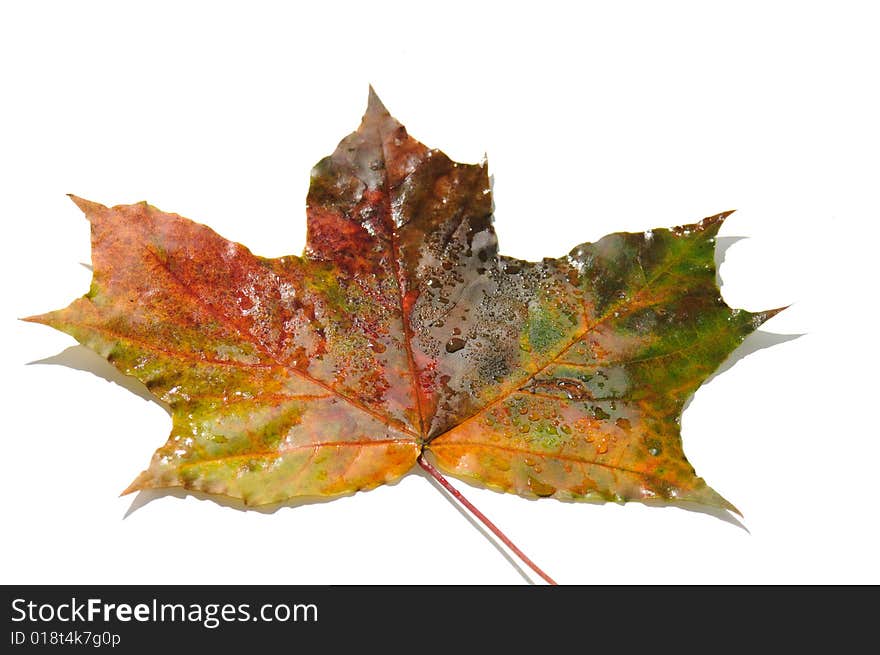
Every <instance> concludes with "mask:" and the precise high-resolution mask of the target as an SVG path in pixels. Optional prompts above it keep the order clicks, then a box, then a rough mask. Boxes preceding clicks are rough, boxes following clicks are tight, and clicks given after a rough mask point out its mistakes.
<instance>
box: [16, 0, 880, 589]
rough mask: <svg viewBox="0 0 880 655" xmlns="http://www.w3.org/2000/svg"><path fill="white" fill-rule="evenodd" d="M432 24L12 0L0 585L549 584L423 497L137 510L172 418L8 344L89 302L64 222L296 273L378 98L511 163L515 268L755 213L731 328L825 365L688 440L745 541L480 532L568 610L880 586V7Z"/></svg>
mask: <svg viewBox="0 0 880 655" xmlns="http://www.w3.org/2000/svg"><path fill="white" fill-rule="evenodd" d="M600 4H601V5H602V6H599V5H600ZM710 4H711V6H710ZM422 6H423V8H419V3H390V2H384V3H383V2H361V3H351V4H344V3H329V2H328V3H324V2H311V3H268V2H247V3H244V2H241V3H237V4H224V3H218V2H210V3H208V2H206V3H203V4H202V3H177V2H174V3H163V2H155V1H154V2H149V3H142V4H141V5H139V6H138V5H135V4H133V3H112V2H108V3H97V2H76V3H69V2H57V3H52V2H7V3H3V5H2V9H0V62H2V63H0V66H2V69H0V76H2V77H0V83H2V86H0V94H2V95H0V97H2V101H0V135H2V142H0V185H2V194H0V198H2V210H0V212H2V224H3V229H4V231H5V234H6V237H5V240H4V244H3V246H4V248H3V256H2V265H3V280H2V283H3V289H4V298H3V302H2V312H3V316H2V320H0V329H2V339H3V341H2V343H3V347H2V360H3V373H4V376H3V381H4V385H5V386H4V391H3V394H2V397H3V410H4V421H5V426H4V429H3V430H2V435H0V439H2V450H0V453H2V455H0V457H2V460H0V461H2V475H0V498H2V501H0V502H2V509H3V519H2V520H3V529H2V532H3V538H2V542H0V549H2V556H0V582H2V583H53V582H54V583H121V584H128V583H413V584H418V583H477V584H483V583H503V584H507V583H510V584H519V583H522V582H523V581H524V578H523V574H521V573H520V572H519V571H518V570H517V569H516V568H515V567H514V566H513V565H512V564H511V563H510V562H509V561H508V560H507V559H506V558H505V557H504V556H503V555H502V553H501V552H499V550H498V548H497V547H496V546H494V545H493V544H492V542H491V541H490V540H489V539H487V537H486V536H485V535H484V534H483V533H482V532H481V531H480V530H478V529H477V528H476V527H474V526H473V525H472V524H471V523H469V521H468V520H467V519H466V518H464V517H463V516H462V515H461V514H460V513H459V512H458V511H456V509H455V507H454V506H453V505H452V504H451V503H450V502H449V501H448V500H446V499H445V498H444V496H443V495H442V494H441V493H440V492H439V491H438V489H437V488H435V487H434V486H433V485H432V483H431V482H429V480H428V479H427V478H426V477H424V476H423V475H422V474H419V473H414V474H412V475H409V476H407V477H406V478H404V479H403V480H402V481H401V482H399V483H398V484H396V485H393V486H388V487H382V488H379V489H377V490H375V491H371V492H369V493H360V494H356V495H354V496H350V497H346V498H342V499H339V500H334V501H332V502H325V503H317V504H310V505H302V506H298V507H284V508H281V509H279V510H277V511H275V512H273V513H263V512H258V511H241V510H238V509H234V508H231V507H228V506H224V505H220V504H217V503H216V502H214V501H211V500H205V499H197V498H195V497H192V496H183V495H176V496H175V495H164V496H163V495H161V494H154V495H152V496H141V497H140V498H138V499H135V498H133V497H131V496H129V497H123V498H120V497H117V495H118V493H119V491H121V490H122V489H123V488H125V487H126V486H127V485H128V483H129V482H130V481H131V480H132V479H133V477H134V476H135V475H136V474H137V473H138V472H140V471H141V470H142V469H143V468H144V467H145V466H146V465H147V463H148V461H149V458H150V455H151V454H152V452H153V450H154V449H155V448H156V447H158V446H159V445H161V444H162V443H163V442H164V440H165V438H166V436H167V434H168V431H169V427H170V419H169V418H168V416H167V414H166V413H165V411H164V410H163V409H162V408H161V407H160V406H159V405H157V404H155V403H153V402H149V401H146V400H144V399H143V398H141V397H139V396H138V395H135V394H133V393H131V392H130V391H128V390H126V389H125V388H123V387H121V386H119V385H118V384H115V383H111V382H108V381H107V380H105V379H103V378H101V377H99V376H96V375H94V374H92V373H89V372H85V371H82V370H77V369H75V368H70V367H66V366H59V365H27V363H28V362H34V361H36V360H41V359H45V358H49V357H52V356H53V355H56V354H57V353H59V352H61V351H64V350H65V349H67V348H69V347H70V346H72V345H74V343H75V342H74V341H73V340H72V339H71V338H70V337H68V336H66V335H64V334H62V333H59V332H55V331H53V330H51V329H49V328H46V327H43V326H38V325H33V324H26V323H23V322H20V321H17V320H16V318H18V317H21V316H27V315H30V314H35V313H41V312H44V311H47V310H50V309H56V308H60V307H62V306H65V305H67V304H68V303H69V302H70V301H71V300H72V299H74V298H75V297H77V296H80V295H82V294H83V293H84V292H85V291H86V290H87V289H88V285H89V279H90V273H89V272H88V271H87V270H86V269H85V268H84V267H82V266H81V265H80V262H84V263H88V262H89V259H90V256H89V241H88V238H89V237H88V224H87V223H86V221H85V220H84V219H83V218H82V215H81V214H80V212H79V210H77V208H76V207H75V206H74V205H73V204H72V203H70V201H69V200H68V199H67V198H66V197H65V194H66V193H76V194H77V195H81V196H84V197H86V198H89V199H93V200H96V201H99V202H102V203H105V204H108V205H110V204H119V203H131V202H136V201H140V200H149V202H151V203H152V204H154V205H156V206H158V207H160V208H162V209H165V210H167V211H174V212H178V213H180V214H183V215H184V216H188V217H190V218H193V219H195V220H198V221H199V222H203V223H206V224H208V225H210V226H211V227H213V228H214V229H215V230H217V231H218V232H220V233H221V234H222V235H224V236H226V237H228V238H231V239H234V240H236V241H240V242H242V243H244V244H246V245H248V246H249V247H250V248H251V249H252V250H253V251H255V252H256V253H258V254H261V255H265V256H280V255H283V254H298V253H300V252H301V250H302V247H303V242H304V235H305V213H304V204H305V194H306V189H307V186H308V179H309V170H310V168H311V166H312V165H313V164H314V163H315V162H316V161H317V160H318V159H320V158H321V157H323V156H324V155H325V154H328V153H329V152H331V151H332V150H333V148H334V147H335V146H336V143H337V142H338V141H339V139H341V138H342V137H343V136H344V135H345V134H347V133H348V132H350V131H351V130H353V129H354V128H355V127H356V126H357V124H358V122H359V120H360V117H361V114H362V113H363V110H364V107H365V103H366V96H367V85H368V83H372V84H373V85H374V86H375V88H376V89H377V91H378V93H379V94H380V96H381V97H382V99H383V100H384V102H385V104H386V105H387V106H388V108H389V109H390V110H391V112H392V113H393V114H394V115H395V116H396V117H397V118H399V119H400V120H401V121H402V122H403V123H404V124H405V125H406V126H407V127H408V129H409V131H410V133H411V134H413V135H414V136H415V137H416V138H418V139H420V140H421V141H423V142H425V143H427V144H428V145H430V146H434V147H438V148H441V149H443V150H444V151H445V152H446V153H447V154H449V155H450V156H451V157H453V158H454V159H457V160H459V161H466V162H474V161H477V160H479V158H480V157H481V156H482V155H483V153H484V152H485V153H487V154H488V157H489V165H490V170H491V173H492V174H493V175H494V179H495V187H494V188H495V203H496V228H497V230H498V233H499V236H500V239H501V246H502V251H503V252H504V253H506V254H509V255H513V256H517V257H523V258H529V259H536V258H540V257H543V256H558V255H560V254H563V253H565V252H567V251H568V250H569V249H570V248H571V247H572V246H574V245H576V244H577V243H580V242H582V241H591V240H595V239H597V238H599V237H601V236H602V235H603V234H606V233H608V232H613V231H620V230H644V229H647V228H652V227H662V226H670V225H677V224H681V223H685V222H691V221H695V220H699V219H700V218H702V217H703V216H706V215H710V214H714V213H717V212H720V211H723V210H727V209H732V208H736V209H738V211H737V213H736V214H734V215H733V216H732V217H731V218H730V219H729V221H728V222H727V224H725V226H724V228H723V231H722V235H725V236H745V237H749V238H748V239H747V240H743V241H739V242H737V243H736V244H734V245H732V246H731V247H730V248H729V250H728V251H727V255H726V259H725V263H724V264H723V265H722V267H721V276H722V278H723V281H724V286H723V295H724V297H725V298H726V300H727V301H728V303H729V304H731V305H733V306H738V307H744V308H746V309H751V310H759V309H765V308H769V307H777V306H780V305H785V304H789V303H791V304H792V306H791V308H790V309H788V310H787V311H785V312H783V313H782V314H781V315H779V316H778V317H776V318H774V319H773V320H772V321H770V322H769V323H768V324H766V326H765V327H764V328H763V329H762V331H763V332H775V333H781V334H802V335H804V336H801V337H799V338H797V339H793V340H788V341H785V342H784V343H781V344H779V345H775V346H773V347H771V348H766V349H762V350H758V351H757V352H754V353H752V354H750V355H748V356H747V357H745V358H743V359H741V360H740V361H739V362H738V363H736V364H735V365H734V366H733V367H732V368H731V369H730V370H728V371H727V372H725V373H723V374H722V375H720V376H718V377H716V378H714V379H713V380H712V381H711V382H710V383H709V384H707V385H706V386H705V387H703V388H701V389H700V390H699V392H698V393H697V394H696V397H695V399H694V400H693V402H692V403H691V405H690V407H689V408H688V409H687V411H686V412H685V415H684V419H683V430H684V440H685V449H686V452H687V453H688V455H689V457H690V460H691V461H692V463H693V464H694V466H695V467H696V469H697V472H698V473H699V474H700V475H701V476H703V477H704V478H705V479H706V480H707V481H708V483H709V484H710V485H712V486H713V487H714V488H715V489H716V490H718V491H719V492H720V493H721V494H722V495H724V496H725V497H726V498H728V499H730V500H731V501H732V502H733V503H734V504H735V505H737V506H738V507H739V508H740V509H741V510H742V512H743V514H744V519H743V520H742V524H743V526H745V527H739V526H737V525H735V524H734V523H731V522H726V521H723V520H719V518H717V517H716V516H713V515H710V514H705V513H699V512H691V511H684V510H682V509H677V508H650V507H645V506H643V505H640V504H637V503H632V504H628V505H626V506H617V505H588V504H567V503H561V502H557V501H553V500H543V501H528V500H525V499H522V498H518V497H516V496H512V495H502V494H498V493H494V492H490V491H486V490H480V489H474V488H471V487H468V486H467V485H465V484H464V483H458V485H459V486H460V487H461V488H463V489H464V490H465V491H466V492H467V494H468V495H469V497H470V498H471V499H472V500H473V501H474V502H475V503H476V504H477V505H478V506H479V507H480V508H481V509H482V510H483V511H484V512H485V513H486V514H488V515H489V516H490V517H491V518H492V519H494V521H495V522H496V523H497V524H498V525H500V526H502V527H503V529H504V530H505V531H506V532H507V533H508V534H509V535H510V537H511V538H513V539H514V541H516V542H517V543H518V544H519V545H520V546H521V547H522V548H523V550H524V551H526V552H527V553H528V554H529V555H530V556H531V557H532V558H533V559H535V560H536V561H537V562H539V563H540V564H541V565H543V567H544V568H545V569H546V570H547V571H548V572H549V573H550V574H551V575H553V576H554V577H556V578H557V579H558V580H559V581H560V582H564V583H587V584H589V583H860V582H864V583H875V584H876V583H880V565H878V561H880V560H878V557H877V553H878V552H880V538H878V535H880V532H878V530H880V529H878V511H877V505H876V495H877V493H876V489H877V475H878V474H877V463H878V461H880V460H878V455H880V447H878V439H880V435H878V430H877V427H876V425H877V424H876V423H875V419H874V417H873V415H872V412H873V409H874V408H875V407H876V405H877V400H876V392H877V386H878V385H877V373H876V372H877V364H878V362H877V355H876V348H877V347H876V343H875V342H876V338H877V336H876V325H877V322H876V304H877V300H876V289H877V285H876V283H877V281H878V280H877V277H878V276H877V273H876V266H875V261H876V252H877V247H876V239H877V226H876V224H877V219H878V214H880V210H878V206H880V198H878V182H880V165H878V156H880V129H878V118H880V97H878V63H880V47H878V42H880V41H878V38H877V33H878V27H880V21H878V16H877V14H876V13H875V10H873V9H872V8H871V3H864V4H863V5H862V4H856V3H846V2H828V3H821V4H819V3H808V2H797V3H781V2H777V3H767V2H756V3H749V2H735V3H729V4H726V5H725V4H719V3H703V2H695V3H670V2H664V3H596V4H586V3H571V4H565V3H559V2H550V1H548V0H543V1H542V2H540V3H529V4H517V3H504V4H502V3H490V4H484V3H479V2H475V1H473V0H471V1H469V2H452V1H449V0H444V1H443V2H433V3H424V4H423V5H422ZM770 340H772V339H769V338H768V337H762V336H760V335H759V336H755V337H753V338H752V339H750V341H749V345H751V346H755V345H759V344H761V343H765V342H766V341H770ZM73 354H74V355H77V353H76V352H75V351H74V353H73ZM77 356H78V357H80V364H81V365H83V366H85V367H87V368H88V367H90V368H93V369H94V370H103V369H102V368H101V366H100V364H101V360H98V361H97V362H96V361H94V360H95V359H97V358H95V357H93V356H91V355H90V354H89V353H88V352H87V351H86V353H85V354H83V353H79V355H77ZM133 501H134V503H135V505H134V508H135V509H134V511H131V512H129V510H130V509H131V508H132V503H133ZM147 501H149V502H147ZM127 513H128V515H127V516H126V514H127Z"/></svg>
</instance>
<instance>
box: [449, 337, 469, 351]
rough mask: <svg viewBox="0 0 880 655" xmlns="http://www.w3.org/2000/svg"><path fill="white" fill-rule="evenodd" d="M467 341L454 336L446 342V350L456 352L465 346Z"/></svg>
mask: <svg viewBox="0 0 880 655" xmlns="http://www.w3.org/2000/svg"><path fill="white" fill-rule="evenodd" d="M466 343H467V342H466V341H465V340H464V339H460V338H458V337H452V338H451V339H450V340H449V341H447V342H446V352H448V353H455V352H458V351H459V350H461V349H462V348H464V346H465V344H466Z"/></svg>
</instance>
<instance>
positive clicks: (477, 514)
mask: <svg viewBox="0 0 880 655" xmlns="http://www.w3.org/2000/svg"><path fill="white" fill-rule="evenodd" d="M418 461H419V466H421V467H422V468H423V469H425V471H427V472H428V473H429V474H430V475H431V477H432V478H434V479H435V480H437V482H439V483H440V484H441V485H442V487H443V488H444V489H446V491H448V492H449V493H450V494H452V497H453V498H455V499H456V500H457V501H458V502H459V503H461V504H462V505H464V506H465V508H467V510H468V511H469V512H470V513H471V514H473V515H474V516H475V517H476V518H478V519H479V520H480V522H482V524H483V525H485V526H486V527H487V528H489V529H490V530H491V531H492V534H494V535H495V536H496V537H498V538H499V539H500V540H501V541H502V542H504V545H505V546H507V547H508V548H510V550H512V551H513V552H514V554H515V555H516V556H517V557H519V558H520V559H521V560H522V561H523V562H524V563H525V564H526V565H527V566H528V567H529V568H531V569H532V570H533V571H534V572H535V573H537V574H538V575H539V576H541V577H542V578H543V579H544V580H545V581H546V582H547V583H548V584H552V585H555V584H556V581H555V580H553V578H551V577H550V576H549V575H547V574H546V573H544V571H542V570H541V568H540V567H539V566H538V565H537V564H535V563H534V562H533V561H532V560H530V559H529V558H528V557H527V556H526V554H525V553H524V552H522V551H521V550H520V549H519V548H518V547H517V546H516V544H514V543H513V542H512V541H511V540H510V539H509V538H508V537H507V535H506V534H504V533H503V532H501V530H499V529H498V526H496V525H495V524H494V523H492V521H490V520H489V519H488V518H487V517H486V515H485V514H483V513H482V512H481V511H480V510H478V509H477V508H476V507H475V506H474V504H473V503H472V502H471V501H469V500H468V499H467V498H465V497H464V496H463V495H462V493H461V492H460V491H459V490H458V489H456V488H455V487H453V486H452V484H450V482H449V480H447V479H446V478H444V477H443V474H442V473H440V471H438V470H437V469H436V468H434V466H433V465H432V464H431V463H430V462H429V461H428V460H426V459H425V457H424V455H419V460H418Z"/></svg>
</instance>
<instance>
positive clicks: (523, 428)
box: [519, 423, 529, 434]
mask: <svg viewBox="0 0 880 655" xmlns="http://www.w3.org/2000/svg"><path fill="white" fill-rule="evenodd" d="M519 431H520V432H522V433H523V434H525V433H526V432H528V431H529V424H528V423H523V424H522V425H520V426H519Z"/></svg>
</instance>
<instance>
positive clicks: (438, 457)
mask: <svg viewBox="0 0 880 655" xmlns="http://www.w3.org/2000/svg"><path fill="white" fill-rule="evenodd" d="M72 198H73V200H74V202H75V203H76V204H77V205H78V206H79V207H80V208H81V209H82V211H83V212H84V213H85V215H86V217H87V218H88V220H89V221H90V222H91V229H92V252H93V254H92V258H93V267H94V277H93V281H92V285H91V288H90V290H89V292H88V293H87V294H86V295H85V296H83V297H82V298H80V299H78V300H75V301H74V302H73V303H72V304H71V305H70V306H68V307H67V308H65V309H62V310H59V311H55V312H50V313H47V314H43V315H40V316H34V317H31V318H30V319H27V320H31V321H35V322H39V323H44V324H47V325H50V326H52V327H54V328H57V329H59V330H62V331H64V332H67V333H69V334H71V335H72V336H73V337H75V338H76V339H77V340H78V341H79V342H81V343H83V344H85V345H86V346H88V347H89V348H91V349H93V350H95V351H96V352H98V353H99V354H100V355H102V356H103V357H106V358H107V359H108V360H109V361H110V362H111V363H112V364H113V365H114V366H116V367H117V368H118V369H120V370H121V371H122V372H123V373H125V374H127V375H131V376H134V377H135V378H137V379H138V380H140V381H141V382H143V383H144V384H145V385H146V386H147V387H148V388H149V389H150V391H151V392H152V393H153V394H155V395H156V396H157V397H158V398H160V399H161V400H162V401H164V402H165V403H167V404H168V406H169V407H170V410H171V415H172V419H173V427H172V431H171V436H170V438H169V439H168V441H167V442H166V443H165V445H163V446H162V447H160V448H159V449H158V450H157V451H156V453H155V454H154V455H153V458H152V461H151V462H150V465H149V467H148V468H147V469H146V470H145V471H144V472H143V473H141V474H140V475H139V476H138V477H137V478H136V479H135V480H134V482H133V483H132V484H131V486H130V487H129V488H128V489H127V490H126V492H133V491H137V490H140V489H149V488H166V487H184V488H186V489H190V490H198V491H203V492H208V493H212V494H223V495H226V496H232V497H235V498H240V499H242V500H243V501H244V502H245V503H248V504H254V505H258V504H265V503H277V502H280V501H284V500H286V499H290V498H293V497H298V496H334V495H340V494H346V493H350V492H353V491H355V490H361V489H370V488H372V487H375V486H377V485H380V484H383V483H386V482H391V481H393V480H395V479H397V478H399V477H400V476H402V475H405V474H406V473H407V472H409V471H410V470H412V469H413V466H414V465H415V464H416V462H417V461H418V460H420V458H421V461H422V462H423V465H425V466H428V467H431V468H433V467H434V466H436V467H438V468H439V469H441V470H442V471H443V472H445V473H447V474H449V475H452V476H455V477H459V478H463V479H465V480H468V481H470V482H473V483H476V484H480V485H484V486H487V487H490V488H492V489H496V490H500V491H505V492H512V493H515V494H519V495H521V496H526V497H535V496H552V497H556V498H560V499H574V500H590V501H609V500H610V501H617V502H622V501H630V500H638V501H650V500H658V501H665V502H673V501H689V502H693V503H700V504H702V505H707V506H712V507H720V508H726V509H731V510H733V509H734V508H733V506H732V505H731V504H730V503H728V502H727V501H726V500H724V499H723V498H722V497H721V496H719V495H718V494H717V493H716V492H715V491H713V490H712V489H711V488H710V487H709V486H707V485H706V483H705V482H704V481H703V480H702V479H701V478H699V477H697V475H696V474H695V472H694V469H693V467H692V466H691V465H690V464H689V463H688V461H687V459H686V457H685V455H684V452H683V450H682V443H681V430H680V417H681V413H682V409H683V407H684V405H685V402H686V401H687V400H688V398H689V397H690V396H691V395H692V394H693V393H694V391H695V390H696V389H697V388H698V387H699V385H700V384H701V383H702V382H703V381H704V380H706V378H707V377H708V376H709V375H710V374H711V373H712V372H713V371H715V370H716V369H717V368H718V366H719V365H720V364H721V362H722V361H723V360H724V359H725V358H726V357H727V356H728V355H729V354H730V352H731V351H732V350H733V349H734V348H736V347H737V345H739V344H740V343H741V342H742V340H743V339H744V338H745V337H746V336H747V335H748V334H749V333H750V332H752V331H753V330H754V329H755V328H757V327H758V326H759V325H760V324H761V323H762V322H764V321H765V320H767V319H768V318H770V317H771V316H773V315H774V314H775V313H776V312H777V311H779V310H771V311H766V312H758V313H752V312H748V311H744V310H740V309H731V308H730V307H728V306H727V305H726V304H725V302H724V301H723V300H722V298H721V296H720V292H719V289H718V286H717V283H716V275H715V265H714V250H715V236H716V234H717V233H718V230H719V228H720V227H721V224H722V222H723V221H724V219H725V218H726V217H727V215H728V214H727V213H725V214H718V215H716V216H712V217H709V218H706V219H704V220H702V221H700V222H698V223H694V224H691V225H684V226H681V227H675V228H671V229H655V230H650V231H647V232H644V233H617V234H611V235H609V236H606V237H604V238H602V239H600V240H599V241H597V242H596V243H584V244H581V245H578V246H576V247H575V248H574V249H572V250H571V251H570V252H569V253H568V254H567V255H565V256H562V257H558V258H554V259H543V260H542V261H540V262H527V261H521V260H518V259H513V258H510V257H505V256H502V255H499V254H498V242H497V238H496V235H495V231H494V228H493V225H492V223H493V215H492V210H493V207H492V194H491V188H490V183H489V177H488V172H487V165H486V163H485V162H483V163H480V164H459V163H456V162H453V161H451V160H450V159H449V158H448V157H447V156H446V155H444V154H443V153H442V152H440V151H439V150H431V149H429V148H427V147H426V146H424V145H422V144H421V143H419V142H418V141H416V140H415V139H413V138H412V137H410V136H409V135H408V134H407V132H406V130H405V128H404V127H403V126H402V125H400V123H398V122H397V121H396V120H395V119H394V118H392V117H391V116H390V115H389V113H388V111H387V110H386V109H385V107H384V106H383V105H382V103H381V102H380V101H379V99H378V98H377V97H376V95H375V94H374V93H372V91H371V93H370V99H369V104H368V108H367V112H366V114H365V116H364V118H363V122H362V123H361V125H360V127H359V128H358V129H357V131H355V132H354V133H352V134H350V135H349V136H347V137H346V138H345V139H343V141H342V142H341V143H340V144H339V146H338V148H337V149H336V151H335V152H334V153H333V154H332V155H330V156H329V157H326V158H324V159H323V160H321V161H320V162H319V163H318V164H317V165H316V166H315V168H314V169H313V171H312V177H311V186H310V189H309V194H308V207H307V218H308V227H307V230H308V235H307V237H308V238H307V245H306V249H305V252H304V254H303V255H302V256H301V257H296V256H288V257H281V258H277V259H266V258H263V257H259V256H257V255H254V254H253V253H251V252H250V251H249V250H248V249H247V248H245V247H244V246H242V245H239V244H237V243H234V242H231V241H228V240H226V239H224V238H223V237H221V236H219V235H218V234H216V233H215V232H213V231H212V230H211V229H210V228H208V227H205V226H204V225H200V224H198V223H195V222H192V221H190V220H188V219H186V218H182V217H180V216H178V215H176V214H167V213H164V212H162V211H160V210H158V209H156V208H155V207H152V206H150V205H148V204H146V203H139V204H135V205H121V206H116V207H111V208H108V207H105V206H103V205H100V204H98V203H95V202H91V201H87V200H83V199H81V198H76V197H72Z"/></svg>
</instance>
